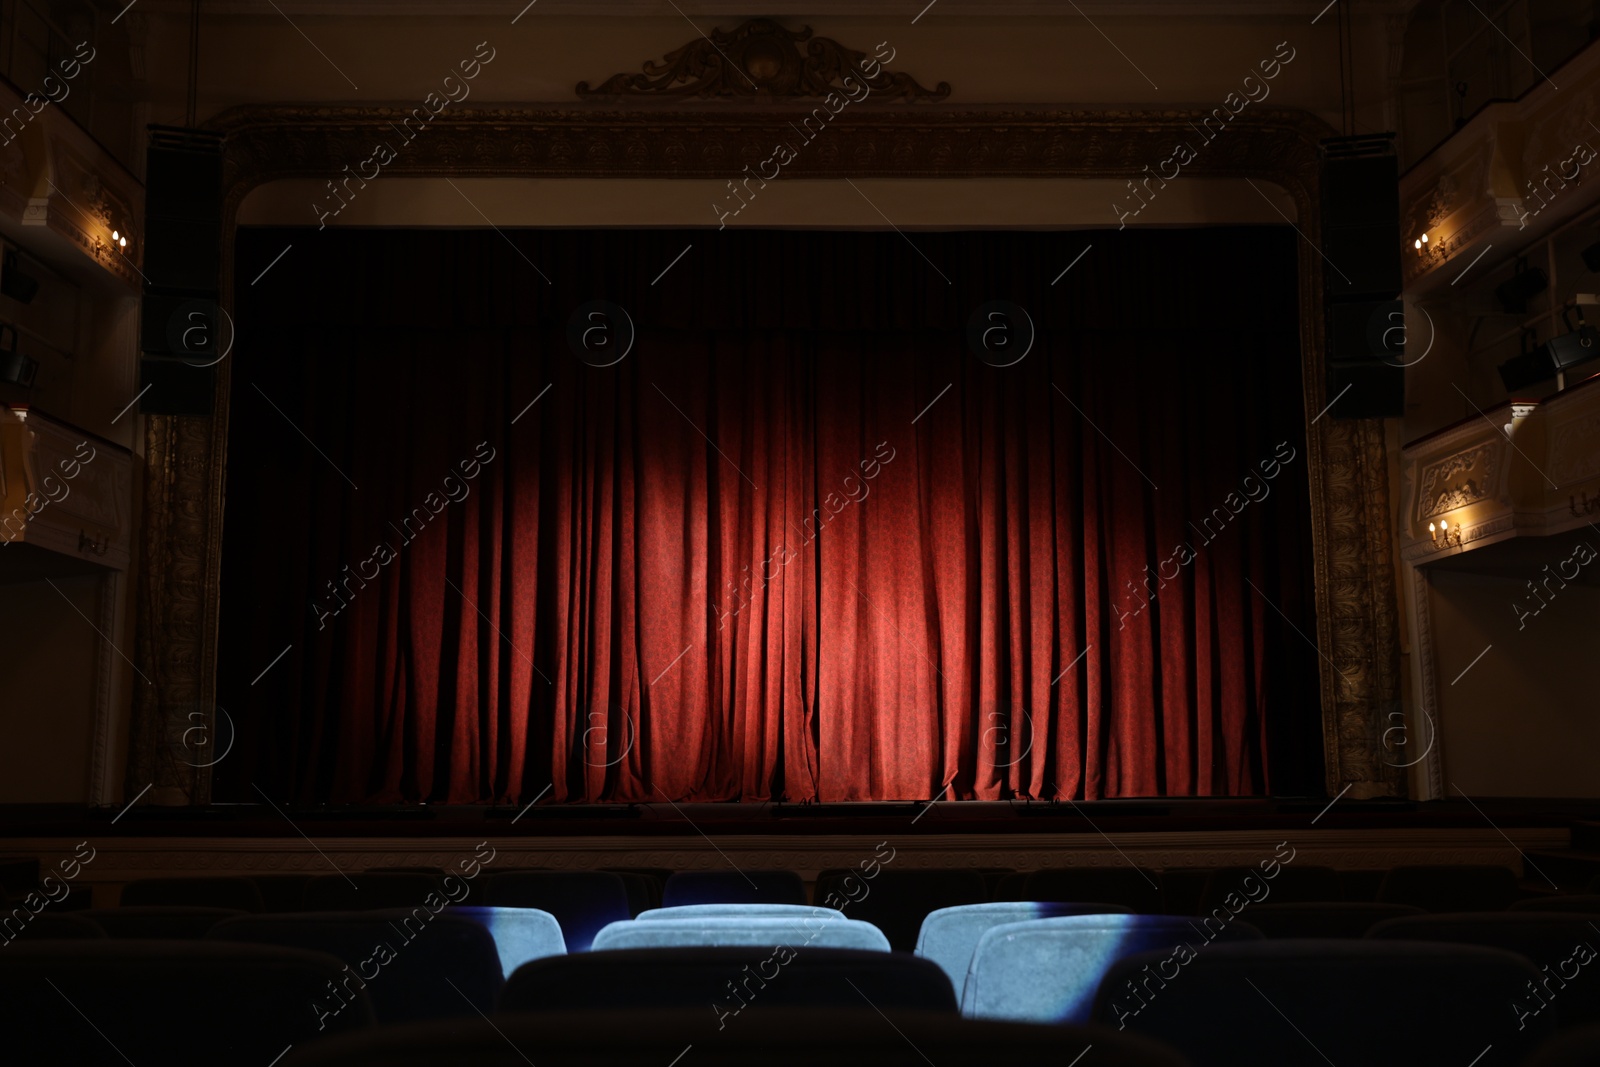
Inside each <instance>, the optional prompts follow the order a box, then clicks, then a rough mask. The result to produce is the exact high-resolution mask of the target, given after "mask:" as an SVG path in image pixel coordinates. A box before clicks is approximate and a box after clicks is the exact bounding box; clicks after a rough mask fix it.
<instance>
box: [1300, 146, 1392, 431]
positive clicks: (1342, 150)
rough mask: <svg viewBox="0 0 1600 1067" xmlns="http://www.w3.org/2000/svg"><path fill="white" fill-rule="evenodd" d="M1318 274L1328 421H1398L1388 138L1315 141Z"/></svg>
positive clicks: (1390, 174)
mask: <svg viewBox="0 0 1600 1067" xmlns="http://www.w3.org/2000/svg"><path fill="white" fill-rule="evenodd" d="M1321 159H1322V201H1321V208H1322V248H1321V249H1320V250H1319V251H1320V252H1321V253H1322V256H1323V259H1324V264H1323V271H1322V289H1323V300H1322V310H1323V319H1324V322H1325V323H1326V326H1327V335H1326V338H1325V340H1326V344H1327V349H1326V364H1325V370H1326V375H1325V378H1326V385H1327V393H1326V395H1327V398H1328V401H1329V408H1328V414H1329V415H1330V416H1332V417H1333V418H1339V419H1376V418H1396V417H1399V416H1401V415H1403V414H1405V403H1406V392H1405V386H1406V372H1405V367H1406V356H1405V308H1404V306H1403V305H1402V304H1401V302H1400V301H1399V300H1398V299H1397V297H1398V296H1399V295H1400V287H1401V278H1400V244H1401V242H1400V171H1399V165H1398V162H1397V161H1396V159H1395V154H1394V135H1393V134H1375V135H1368V136H1361V137H1336V138H1332V139H1330V140H1327V141H1323V142H1322V145H1321Z"/></svg>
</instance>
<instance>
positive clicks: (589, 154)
mask: <svg viewBox="0 0 1600 1067" xmlns="http://www.w3.org/2000/svg"><path fill="white" fill-rule="evenodd" d="M400 114H401V113H400V112H398V111H396V110H395V109H391V108H382V107H374V108H353V107H338V108H333V107H318V108H301V107H262V108H247V109H237V110H233V111H229V112H226V113H224V114H222V115H220V116H218V117H217V118H215V119H213V120H212V121H211V122H210V123H209V125H210V126H211V127H212V128H214V129H217V130H219V131H221V132H223V133H224V134H225V136H226V144H225V154H224V165H223V175H224V216H223V223H224V229H223V232H224V249H223V282H222V284H223V294H224V296H223V299H224V304H225V306H226V305H229V304H231V303H232V291H233V277H232V271H233V232H234V227H235V225H236V219H237V216H238V209H239V205H240V203H241V202H242V201H243V199H244V197H245V196H246V195H247V194H248V193H249V192H250V191H251V190H253V189H256V188H258V187H259V186H261V185H264V184H266V183H268V182H272V181H278V180H282V179H290V178H308V177H309V178H317V179H331V178H334V177H336V176H338V175H340V174H341V172H342V169H343V168H345V167H346V166H347V165H348V164H351V163H352V162H353V161H357V160H361V159H364V158H366V157H367V156H369V155H370V154H371V152H372V146H373V145H374V144H376V143H378V142H380V141H382V140H383V138H385V137H392V135H393V127H392V126H391V123H392V122H394V121H397V118H398V116H399V115H400ZM807 114H809V111H808V110H806V106H805V104H803V103H801V104H795V103H787V102H780V101H774V102H773V105H772V106H771V107H770V108H761V109H759V110H752V109H746V108H739V109H716V108H712V109H707V108H706V107H704V106H703V105H702V106H698V107H694V106H689V107H661V106H646V107H639V108H634V109H627V108H620V107H619V108H610V107H606V108H600V107H593V106H578V107H570V108H548V107H546V108H535V107H529V108H497V109H482V110H467V109H462V110H459V111H457V110H448V111H445V112H443V113H441V114H439V115H438V116H437V117H436V118H434V119H433V120H432V122H431V123H430V125H429V127H428V132H427V135H426V136H421V137H419V138H418V139H417V140H416V141H415V142H414V143H410V144H408V145H407V146H406V147H405V149H404V150H403V151H401V152H400V153H399V154H398V156H397V157H396V158H394V159H393V160H392V161H390V162H389V163H388V164H387V165H386V166H385V169H384V173H385V175H398V176H404V177H462V176H483V177H550V178H641V177H648V178H685V177H725V176H728V175H732V174H736V173H738V171H739V168H740V167H742V166H744V165H745V164H747V163H748V164H756V163H758V162H759V161H760V160H761V158H762V157H763V156H764V155H765V154H766V152H767V150H768V146H770V145H771V143H772V139H773V137H774V136H775V135H778V134H779V133H781V131H782V130H784V129H786V128H787V125H786V124H787V123H788V122H790V121H800V120H801V119H802V118H803V117H804V116H805V115H807ZM1203 117H1204V116H1203V115H1202V114H1201V113H1199V112H1190V111H1156V112H1132V111H1071V110H1062V109H1058V108H1050V107H1028V106H1020V105H1019V106H1000V107H984V108H963V109H959V110H957V109H945V108H938V109H933V108H921V107H918V108H910V107H902V108H874V109H858V108H848V109H845V110H844V111H842V112H841V113H840V114H838V115H836V116H835V117H834V118H833V120H832V121H831V122H830V123H829V127H828V135H827V137H825V138H818V139H817V142H816V144H815V145H814V146H812V147H811V149H809V150H808V151H807V152H805V153H803V154H802V155H801V156H799V157H798V158H796V159H795V160H794V161H793V162H792V163H791V164H790V165H789V166H788V167H787V168H786V170H785V175H793V176H798V177H807V178H832V179H842V178H862V177H878V176H886V177H895V178H902V179H904V178H965V177H1000V176H1003V177H1007V178H1030V177H1033V178H1134V177H1137V176H1139V175H1140V174H1142V173H1143V172H1144V170H1145V169H1146V168H1147V167H1148V166H1150V165H1151V164H1152V163H1153V162H1154V161H1158V160H1161V159H1163V158H1165V157H1167V156H1169V155H1170V154H1171V152H1172V147H1173V145H1174V144H1176V143H1179V142H1181V141H1183V140H1184V139H1186V138H1190V139H1192V138H1193V135H1194V129H1195V124H1197V123H1199V122H1200V120H1201V119H1202V118H1203ZM1331 132H1332V131H1331V130H1329V128H1328V127H1327V126H1326V125H1325V124H1323V123H1322V122H1321V121H1320V120H1318V119H1316V118H1315V117H1313V116H1311V115H1309V114H1307V113H1304V112H1298V111H1286V110H1274V109H1260V110H1255V109H1252V110H1251V111H1249V112H1247V113H1244V114H1241V115H1239V116H1238V117H1236V118H1235V119H1234V120H1233V121H1232V123H1231V124H1230V125H1229V128H1228V135H1227V136H1226V137H1221V138H1218V139H1217V140H1216V141H1215V142H1210V143H1208V144H1207V145H1206V147H1205V150H1204V151H1203V152H1200V153H1199V154H1198V155H1197V157H1196V158H1195V159H1194V160H1193V161H1192V162H1190V163H1189V164H1188V165H1187V166H1186V167H1185V176H1197V177H1212V178H1215V177H1245V178H1252V179H1259V180H1263V181H1268V182H1272V183H1275V184H1277V185H1279V186H1280V187H1282V188H1283V189H1285V190H1287V191H1288V192H1289V193H1290V195H1291V196H1292V197H1293V198H1294V201H1295V205H1296V208H1297V214H1298V223H1299V228H1300V230H1301V232H1302V234H1303V236H1304V240H1303V241H1302V242H1301V244H1300V252H1299V268H1300V270H1299V276H1300V309H1301V314H1300V331H1301V359H1302V371H1303V380H1304V382H1305V394H1304V410H1305V412H1306V420H1307V422H1308V424H1309V429H1308V433H1309V437H1308V440H1307V455H1308V466H1309V475H1310V483H1311V511H1312V522H1311V530H1310V534H1311V538H1312V544H1313V552H1314V556H1315V567H1316V606H1317V628H1316V634H1315V636H1316V644H1317V646H1318V649H1319V651H1320V652H1321V653H1322V656H1323V659H1324V660H1325V662H1326V663H1327V664H1332V665H1333V666H1332V667H1331V668H1330V667H1327V666H1325V667H1324V668H1323V673H1322V678H1321V692H1322V711H1323V721H1324V731H1325V741H1326V746H1325V754H1326V782H1327V787H1328V790H1329V793H1330V795H1331V794H1333V793H1337V792H1339V791H1340V790H1342V789H1344V787H1345V786H1347V785H1348V786H1350V787H1351V789H1350V791H1351V795H1352V796H1379V795H1396V794H1399V793H1401V792H1403V789H1404V786H1403V780H1402V776H1401V774H1400V773H1399V772H1398V771H1397V770H1395V769H1393V768H1392V767H1390V766H1388V764H1387V762H1386V759H1385V757H1386V755H1387V753H1386V751H1385V749H1384V748H1383V745H1382V740H1381V738H1382V732H1383V729H1384V728H1385V726H1386V725H1387V724H1386V723H1385V722H1384V721H1383V719H1382V716H1381V714H1380V711H1381V709H1382V708H1385V707H1390V706H1393V705H1394V702H1395V701H1397V700H1398V699H1399V677H1398V670H1399V647H1400V646H1399V636H1398V631H1397V618H1396V608H1395V605H1396V598H1395V596H1394V574H1393V568H1392V564H1391V557H1390V544H1391V542H1390V522H1389V517H1388V516H1389V511H1388V484H1387V479H1388V475H1387V463H1386V458H1385V446H1384V438H1383V432H1382V427H1381V425H1380V424H1379V423H1377V422H1367V421H1346V420H1339V419H1334V418H1320V419H1314V418H1313V416H1314V415H1315V414H1316V413H1318V412H1320V411H1322V410H1323V408H1324V405H1325V403H1326V398H1325V396H1324V376H1323V323H1322V309H1321V293H1322V269H1323V267H1322V260H1321V257H1320V256H1319V255H1318V253H1317V251H1316V247H1317V242H1318V241H1319V239H1320V221H1319V218H1318V215H1317V204H1318V202H1319V186H1318V163H1317V143H1318V141H1320V140H1321V139H1322V138H1324V137H1326V136H1328V135H1329V134H1330V133H1331ZM1108 214H1109V213H1108ZM308 221H309V220H308ZM1107 221H1108V224H1109V222H1110V219H1109V217H1108V220H1107ZM229 369H230V364H229V363H228V362H227V361H224V362H223V363H222V364H220V365H219V366H218V367H217V370H218V371H219V372H220V373H219V379H218V393H217V395H218V401H217V405H218V406H217V409H216V412H215V415H214V417H213V418H212V419H209V420H206V419H190V418H179V417H169V416H152V417H151V418H150V419H149V420H148V422H149V434H148V439H147V448H148V452H149V459H150V461H149V466H148V472H149V473H148V483H147V486H146V492H145V497H144V499H145V507H146V515H145V522H144V526H143V529H144V531H145V556H144V560H143V578H144V580H143V581H142V582H141V583H140V584H141V588H142V590H143V594H144V596H143V603H142V605H141V612H140V624H141V629H140V656H141V662H149V663H151V664H152V666H153V667H154V669H155V670H156V671H157V672H158V676H157V688H158V689H159V690H161V692H160V693H159V694H157V695H155V696H152V697H150V698H147V699H145V700H143V701H142V702H141V704H140V706H139V709H138V716H139V717H138V723H139V727H140V728H139V731H138V734H137V742H136V746H135V747H136V749H137V751H136V752H135V754H134V755H133V757H132V758H133V765H134V767H136V768H138V769H139V770H138V773H136V774H134V775H132V777H131V778H130V782H131V783H133V784H132V786H131V788H133V789H137V788H140V787H141V783H143V782H145V781H149V780H151V778H152V776H156V777H158V778H160V780H161V781H162V782H164V783H166V784H168V785H169V786H170V787H171V788H172V789H173V790H175V791H176V792H173V793H169V794H168V795H169V796H174V797H175V796H178V795H179V794H181V796H182V797H185V798H187V800H188V801H189V802H191V803H202V802H204V799H203V798H205V797H206V796H207V794H208V790H209V779H208V778H207V777H206V774H205V772H203V771H201V772H199V773H198V774H193V773H191V772H190V769H189V768H187V767H185V766H183V765H182V764H181V763H179V764H177V765H175V766H171V765H169V764H170V761H164V757H162V756H161V754H160V752H161V750H160V739H161V738H162V737H163V736H169V735H170V733H171V732H172V730H171V726H169V727H167V728H161V727H159V726H158V725H157V724H158V721H159V720H160V719H161V717H162V716H163V715H165V716H168V717H171V716H176V715H182V716H187V715H188V714H189V713H190V712H191V711H192V710H193V709H194V708H195V707H196V706H197V705H198V706H201V707H209V706H211V705H212V704H213V703H214V701H215V694H216V677H215V676H216V656H215V639H216V615H217V604H218V598H219V590H218V577H219V573H220V561H221V551H222V541H221V537H222V487H223V465H224V461H225V452H226V438H227V424H228V418H227V416H228V396H229V393H230V374H229ZM172 725H176V724H172ZM180 729H181V727H180ZM162 768H166V769H165V770H163V769H162ZM162 775H165V777H161V776H162Z"/></svg>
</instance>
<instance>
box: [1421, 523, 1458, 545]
mask: <svg viewBox="0 0 1600 1067" xmlns="http://www.w3.org/2000/svg"><path fill="white" fill-rule="evenodd" d="M1428 533H1429V535H1431V536H1432V537H1433V543H1434V544H1435V545H1438V546H1439V547H1440V548H1451V547H1455V548H1460V547H1461V527H1459V526H1457V527H1456V528H1455V529H1454V530H1452V529H1450V524H1449V523H1448V522H1446V521H1445V520H1444V519H1440V520H1439V525H1438V527H1437V528H1435V527H1434V525H1433V523H1431V522H1430V523H1428Z"/></svg>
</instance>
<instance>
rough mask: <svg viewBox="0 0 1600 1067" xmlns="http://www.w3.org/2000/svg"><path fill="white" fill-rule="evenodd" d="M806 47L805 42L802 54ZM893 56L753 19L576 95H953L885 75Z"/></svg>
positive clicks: (881, 47)
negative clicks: (862, 86) (865, 91)
mask: <svg viewBox="0 0 1600 1067" xmlns="http://www.w3.org/2000/svg"><path fill="white" fill-rule="evenodd" d="M801 42H806V45H805V50H804V52H802V51H801V49H800V44H801ZM894 56H895V50H894V48H893V47H891V46H890V44H889V42H887V41H883V42H880V43H879V44H878V46H877V48H876V49H875V51H874V53H873V54H872V55H870V56H869V55H868V54H867V53H865V52H858V51H856V50H855V49H853V48H846V47H844V46H843V45H841V44H840V43H839V42H838V41H835V40H832V39H830V38H827V37H818V38H815V39H812V37H811V27H809V26H806V27H803V28H801V29H798V30H786V29H784V28H783V27H782V26H780V25H778V24H777V23H776V22H773V21H772V20H771V19H751V20H750V21H748V22H746V23H744V24H743V25H742V26H739V27H738V28H737V29H735V30H732V31H724V30H718V29H714V30H712V31H711V36H710V37H709V38H706V37H697V38H696V39H694V40H692V41H690V42H689V43H688V44H686V45H684V46H683V47H682V48H679V49H677V50H676V51H673V52H668V53H667V55H666V58H665V59H664V60H662V61H661V62H660V63H657V62H655V61H653V60H651V61H646V62H645V64H644V73H643V74H615V75H612V76H611V77H610V78H607V79H606V80H605V81H604V82H601V83H600V85H598V86H596V87H595V88H593V89H591V88H589V83H588V82H586V81H585V82H579V83H578V86H577V93H578V95H579V96H580V97H584V98H594V97H604V98H613V99H614V98H618V97H713V98H718V99H730V98H732V99H752V98H767V99H792V98H795V97H825V96H827V95H829V94H830V93H838V92H842V91H845V90H847V89H851V88H852V85H854V83H856V82H857V80H858V79H859V80H860V81H865V82H866V84H867V86H868V88H870V89H871V90H872V91H873V92H876V93H882V94H883V98H884V99H900V100H904V101H908V102H909V101H913V100H943V99H944V98H945V97H947V96H949V95H950V83H949V82H940V83H939V86H938V88H936V89H927V88H924V87H923V86H921V85H919V84H917V81H916V79H914V78H913V77H911V75H909V74H904V73H899V72H891V71H888V70H886V69H884V66H883V65H884V64H886V63H890V62H892V61H893V60H894ZM847 79H848V80H847ZM855 91H859V86H856V88H855Z"/></svg>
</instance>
